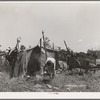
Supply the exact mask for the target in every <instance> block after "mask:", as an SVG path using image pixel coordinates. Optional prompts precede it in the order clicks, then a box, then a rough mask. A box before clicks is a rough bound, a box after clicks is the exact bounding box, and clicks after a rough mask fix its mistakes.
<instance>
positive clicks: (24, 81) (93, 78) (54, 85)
mask: <svg viewBox="0 0 100 100" xmlns="http://www.w3.org/2000/svg"><path fill="white" fill-rule="evenodd" d="M99 91H100V71H97V72H96V73H95V74H94V73H88V74H87V75H84V76H83V75H68V74H64V73H62V74H56V76H55V78H54V79H53V80H52V82H50V83H49V84H45V83H44V82H43V81H42V78H41V76H39V75H37V76H36V77H31V78H22V77H17V78H12V79H10V78H9V75H8V74H7V73H5V72H0V92H99Z"/></svg>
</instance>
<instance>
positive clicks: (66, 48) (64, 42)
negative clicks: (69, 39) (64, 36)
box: [64, 40, 68, 51]
mask: <svg viewBox="0 0 100 100" xmlns="http://www.w3.org/2000/svg"><path fill="white" fill-rule="evenodd" d="M64 44H65V47H66V50H67V51H68V48H67V44H66V41H65V40H64Z"/></svg>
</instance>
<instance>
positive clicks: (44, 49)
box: [42, 31, 47, 59]
mask: <svg viewBox="0 0 100 100" xmlns="http://www.w3.org/2000/svg"><path fill="white" fill-rule="evenodd" d="M42 35H43V45H44V50H45V56H46V59H47V51H46V46H45V38H44V32H43V31H42Z"/></svg>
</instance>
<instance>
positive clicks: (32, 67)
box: [14, 46, 41, 77]
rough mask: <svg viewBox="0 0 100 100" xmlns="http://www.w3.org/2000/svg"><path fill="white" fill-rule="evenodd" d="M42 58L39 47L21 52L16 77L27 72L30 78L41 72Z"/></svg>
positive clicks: (15, 72)
mask: <svg viewBox="0 0 100 100" xmlns="http://www.w3.org/2000/svg"><path fill="white" fill-rule="evenodd" d="M40 57H41V48H40V47H39V46H36V47H34V48H32V49H30V50H26V51H23V52H19V54H18V56H17V61H16V63H15V67H14V76H15V77H17V76H19V75H21V74H24V73H25V72H26V74H28V75H30V76H31V75H35V73H36V72H38V71H40V70H41V67H40V59H41V58H40Z"/></svg>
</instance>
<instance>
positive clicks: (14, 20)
mask: <svg viewBox="0 0 100 100" xmlns="http://www.w3.org/2000/svg"><path fill="white" fill-rule="evenodd" d="M42 30H43V31H44V34H45V36H47V37H49V39H50V40H51V43H54V45H56V46H60V47H61V48H62V49H66V48H65V45H64V42H63V41H64V40H65V41H66V43H67V46H68V47H70V48H71V49H72V50H73V51H75V52H86V51H87V49H91V48H93V49H100V2H99V3H98V2H95V3H91V2H73V1H71V2H61V3H58V2H50V1H49V2H43V1H42V3H41V2H39V1H38V2H31V3H30V2H28V3H25V2H19V3H18V2H17V1H16V2H13V3H10V2H9V3H7V2H6V3H3V2H0V45H2V46H1V47H0V49H1V50H5V49H7V48H8V47H11V48H14V47H15V45H16V39H17V38H18V37H21V43H20V45H25V46H26V47H29V46H30V45H31V46H32V47H34V46H36V45H37V44H38V42H39V39H40V38H41V37H42Z"/></svg>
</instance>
